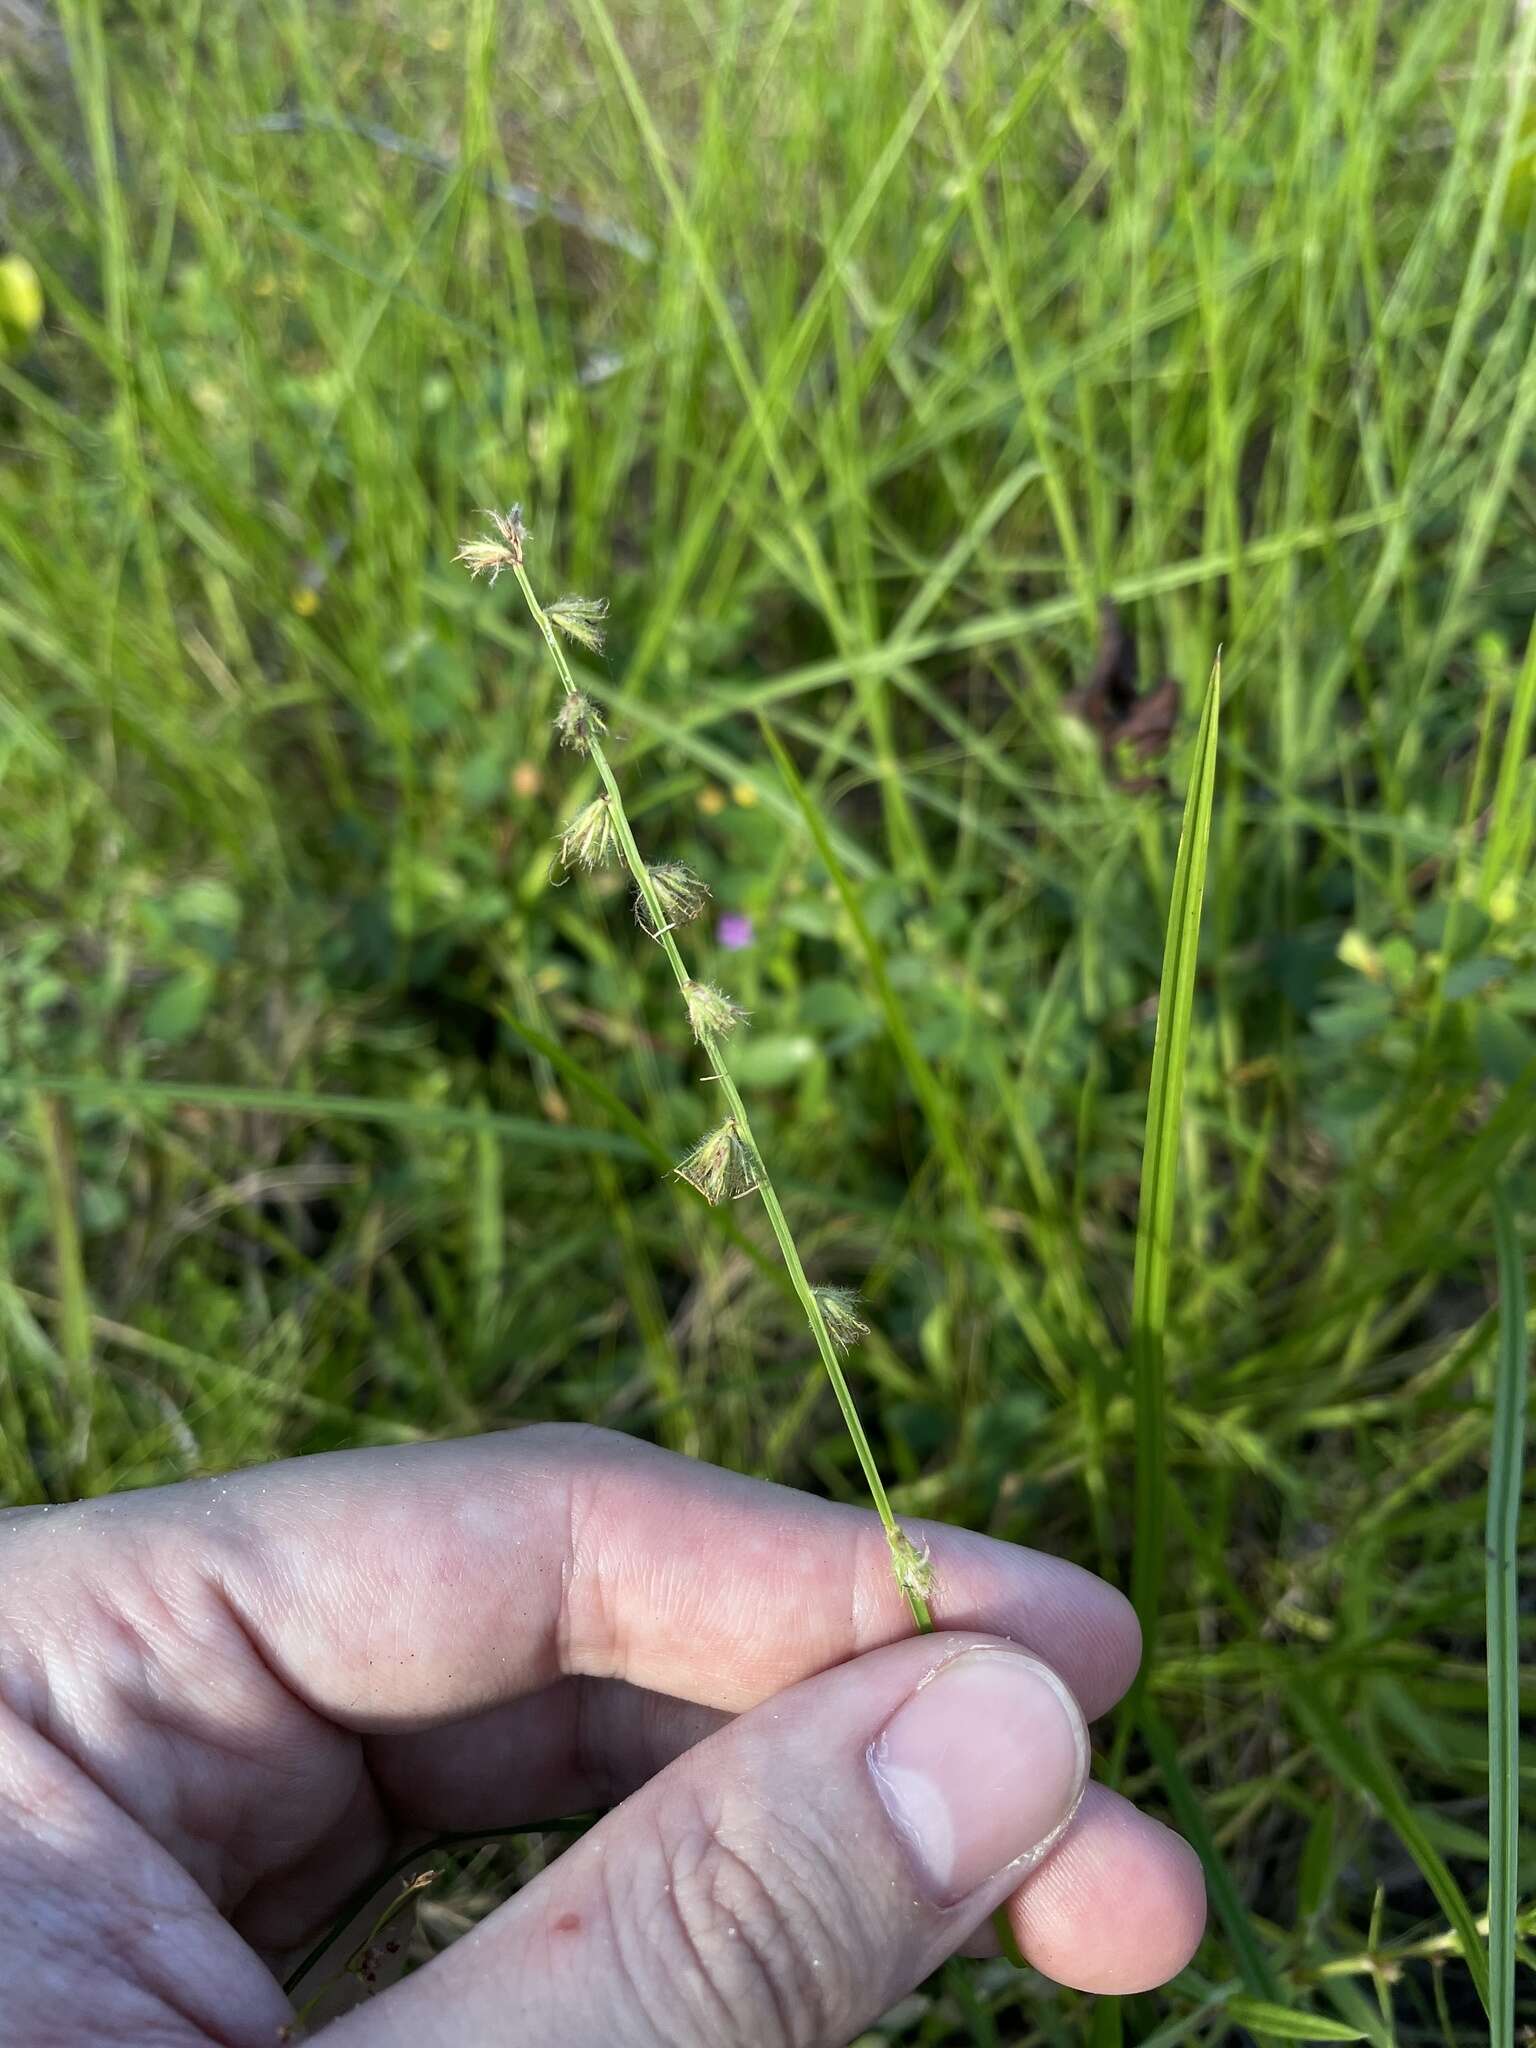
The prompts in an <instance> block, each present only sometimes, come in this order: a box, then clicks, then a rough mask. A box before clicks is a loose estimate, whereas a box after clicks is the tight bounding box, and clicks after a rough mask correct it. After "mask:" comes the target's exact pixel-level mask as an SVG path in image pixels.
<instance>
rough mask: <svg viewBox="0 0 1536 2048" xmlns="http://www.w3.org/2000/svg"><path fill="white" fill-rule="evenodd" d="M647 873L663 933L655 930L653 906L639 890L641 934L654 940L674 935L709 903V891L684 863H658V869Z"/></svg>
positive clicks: (638, 915) (648, 870)
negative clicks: (646, 934)
mask: <svg viewBox="0 0 1536 2048" xmlns="http://www.w3.org/2000/svg"><path fill="white" fill-rule="evenodd" d="M645 873H646V879H647V880H648V881H649V882H650V885H651V891H652V894H653V895H654V896H655V898H656V901H657V904H658V905H659V906H660V909H661V926H660V929H659V930H658V929H654V928H653V926H652V912H651V906H650V904H649V903H647V902H646V900H645V897H644V895H643V894H642V893H641V892H640V891H639V890H637V891H636V892H635V915H636V917H638V918H639V920H640V928H641V930H642V931H647V932H649V933H650V935H651V937H652V938H653V939H659V938H660V937H661V934H662V932H669V931H671V930H672V928H673V926H674V925H680V924H687V923H689V922H690V921H691V920H692V919H693V918H695V917H697V916H698V914H699V912H700V911H701V910H702V909H703V908H704V906H705V904H706V903H707V902H708V901H709V890H708V888H707V887H706V886H705V884H704V883H703V882H701V881H700V880H699V878H698V876H697V875H696V874H695V873H694V872H693V869H692V868H690V867H687V866H685V865H684V863H683V862H682V861H680V860H663V861H658V862H657V863H656V865H655V866H654V867H649V866H648V867H647V868H646V871H645Z"/></svg>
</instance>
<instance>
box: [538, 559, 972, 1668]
mask: <svg viewBox="0 0 1536 2048" xmlns="http://www.w3.org/2000/svg"><path fill="white" fill-rule="evenodd" d="M507 566H508V567H509V568H510V569H511V571H512V574H513V575H514V576H515V577H516V578H517V586H518V588H519V590H521V591H522V593H523V598H524V601H525V603H526V604H527V606H528V610H529V612H530V614H531V615H532V617H533V620H534V623H535V624H536V625H537V626H538V629H539V631H540V632H541V633H542V634H543V636H544V644H545V646H546V647H548V649H549V652H550V658H551V659H552V660H553V662H554V664H555V672H556V674H557V675H558V676H559V678H560V682H561V686H562V687H563V689H564V690H565V693H566V695H567V696H569V697H578V696H580V694H581V692H580V691H579V690H578V688H577V686H576V679H575V677H574V676H573V675H572V674H571V665H570V663H569V662H568V661H567V660H566V658H565V649H564V648H563V647H562V646H561V644H560V639H559V636H558V634H557V633H556V631H555V628H554V626H553V625H552V624H551V622H550V620H549V617H548V615H547V614H546V612H545V610H544V607H543V606H542V605H541V604H540V603H539V600H538V598H537V597H536V596H535V595H534V590H533V585H532V584H531V583H530V582H529V581H528V573H527V571H526V570H525V569H524V567H523V565H522V563H521V562H516V561H514V562H509V563H508V565H507ZM587 750H588V752H589V753H590V754H591V757H592V765H593V767H594V768H595V769H596V770H597V773H598V777H599V780H600V781H601V782H602V785H603V788H604V790H605V792H606V793H607V797H608V802H609V807H610V809H611V811H612V814H613V823H614V828H615V831H616V832H617V834H618V841H619V845H620V847H621V849H622V850H623V854H624V861H625V865H626V866H627V867H628V869H629V872H630V874H631V875H632V876H633V877H634V882H635V887H636V888H637V889H638V890H639V892H640V900H641V902H642V903H643V904H644V906H645V910H646V914H647V917H648V919H649V930H650V933H651V936H652V937H653V938H654V939H655V940H656V942H657V944H658V945H659V946H660V947H661V950H662V951H663V953H665V954H666V956H667V962H668V965H669V966H670V967H671V969H672V973H673V975H674V977H675V978H676V981H677V986H678V989H679V991H680V993H681V994H682V995H683V996H684V998H685V999H686V997H687V993H688V989H689V986H690V984H691V981H692V977H691V976H690V974H689V972H688V969H687V966H686V964H685V963H684V960H683V956H682V954H681V953H680V952H679V951H678V946H677V941H676V940H675V939H674V938H673V936H672V932H671V928H670V926H669V924H668V921H667V917H666V913H665V911H664V910H663V909H662V906H661V903H660V902H659V900H658V898H657V895H656V890H655V886H654V885H653V883H652V881H651V875H650V870H649V868H648V867H647V866H646V864H645V860H644V858H643V857H642V855H641V852H640V848H639V847H638V845H637V844H636V843H635V835H634V832H633V830H632V829H631V826H630V822H629V813H628V812H627V811H626V810H625V808H624V798H623V795H622V794H621V792H620V789H619V785H618V781H617V779H616V778H615V776H614V773H613V770H612V768H611V767H610V766H609V765H608V757H607V755H606V754H605V753H604V752H603V749H602V746H601V745H600V743H599V742H598V740H597V737H596V735H595V734H594V735H591V736H589V739H588V743H587ZM697 1036H698V1039H699V1043H700V1044H701V1045H702V1046H703V1048H704V1051H705V1053H706V1054H707V1055H708V1057H709V1061H710V1068H711V1072H712V1074H713V1077H714V1079H715V1080H717V1081H718V1082H719V1083H720V1087H721V1090H722V1092H723V1094H724V1096H725V1100H726V1105H727V1107H728V1108H729V1110H730V1113H731V1120H732V1122H733V1123H734V1124H735V1126H736V1129H737V1132H738V1134H739V1135H740V1137H741V1138H742V1140H743V1141H744V1143H745V1144H746V1145H747V1146H748V1148H749V1149H750V1151H751V1153H752V1157H753V1161H754V1163H755V1165H756V1168H757V1172H758V1175H759V1180H758V1185H757V1192H758V1194H759V1195H761V1197H762V1202H763V1207H764V1209H765V1210H766V1211H767V1215H768V1223H769V1227H770V1228H771V1229H772V1231H773V1234H774V1237H775V1238H776V1239H777V1240H778V1246H779V1251H780V1252H781V1254H782V1255H783V1259H784V1264H785V1267H786V1268H787V1269H788V1272H789V1278H790V1282H791V1284H792V1286H793V1287H794V1290H795V1293H796V1294H797V1295H798V1296H799V1299H800V1306H801V1307H802V1308H803V1309H804V1310H805V1319H806V1321H807V1322H808V1323H809V1324H810V1326H811V1335H812V1336H813V1337H814V1338H815V1340H816V1349H817V1350H818V1351H819V1352H820V1353H821V1362H822V1364H823V1365H824V1366H825V1367H826V1369H827V1378H828V1379H829V1380H830V1381H831V1382H832V1391H833V1393H834V1394H835V1395H836V1397H837V1405H838V1407H839V1408H840V1409H841V1410H842V1414H843V1420H844V1422H845V1423H846V1424H847V1425H848V1434H849V1436H850V1437H851V1438H852V1440H853V1448H854V1451H855V1452H856V1454H857V1456H858V1460H859V1468H860V1470H861V1471H862V1472H863V1474H864V1482H865V1484H866V1485H867V1486H868V1488H869V1493H870V1498H871V1500H872V1501H873V1502H874V1505H875V1512H876V1514H878V1515H879V1517H880V1521H881V1524H882V1525H883V1527H884V1529H885V1535H886V1541H887V1542H888V1543H889V1544H890V1546H891V1556H892V1561H893V1564H894V1565H895V1567H896V1577H897V1581H898V1583H899V1584H900V1586H901V1589H902V1592H903V1593H904V1594H905V1595H906V1600H907V1605H908V1606H909V1607H910V1608H911V1610H912V1619H913V1620H914V1621H915V1622H916V1624H917V1626H918V1629H919V1630H920V1631H921V1632H922V1633H923V1634H924V1635H927V1634H929V1633H930V1632H931V1630H932V1628H933V1616H932V1614H931V1613H930V1612H929V1609H928V1602H927V1600H926V1599H925V1598H924V1596H923V1594H922V1592H921V1591H920V1590H919V1588H918V1586H917V1585H915V1584H914V1583H913V1582H912V1575H911V1572H910V1571H909V1570H906V1569H903V1566H904V1564H906V1563H908V1562H909V1561H910V1562H911V1563H913V1564H915V1563H916V1562H917V1558H916V1553H915V1552H914V1550H913V1547H912V1543H911V1539H910V1538H909V1537H907V1536H906V1535H905V1534H904V1533H903V1531H902V1528H901V1525H900V1523H899V1522H898V1521H897V1519H896V1516H895V1514H894V1512H893V1511H892V1508H891V1503H890V1498H889V1496H888V1495H887V1493H886V1490H885V1482H884V1480H882V1478H881V1477H880V1470H879V1467H878V1466H877V1465H876V1463H875V1455H874V1452H873V1451H872V1450H871V1449H870V1444H869V1437H868V1435H867V1434H866V1432H865V1428H864V1424H863V1422H862V1421H861V1420H860V1418H859V1411H858V1407H857V1404H856V1403H855V1401H854V1398H853V1389H852V1388H851V1387H850V1386H849V1384H848V1377H847V1374H846V1373H845V1372H844V1371H843V1367H842V1362H841V1360H840V1359H839V1358H838V1355H837V1350H836V1347H835V1346H834V1344H833V1342H832V1338H831V1334H830V1332H829V1331H828V1329H827V1322H826V1317H825V1316H824V1315H823V1314H822V1312H821V1304H820V1302H819V1301H817V1299H816V1294H815V1290H814V1289H813V1288H812V1286H811V1283H810V1281H809V1280H808V1279H807V1278H806V1276H805V1267H804V1266H803V1265H802V1264H801V1261H800V1253H799V1249H798V1247H797V1246H796V1244H795V1240H794V1236H793V1234H792V1233H791V1231H790V1227H789V1219H788V1218H787V1217H786V1216H785V1214H784V1209H783V1205H782V1204H781V1203H780V1201H779V1197H778V1193H777V1191H776V1190H775V1188H774V1185H773V1181H772V1179H771V1177H770V1176H769V1172H768V1167H767V1163H766V1162H765V1160H764V1158H763V1154H762V1149H761V1147H760V1146H759V1145H758V1142H757V1139H756V1137H755V1136H754V1135H753V1131H752V1120H751V1118H750V1117H749V1116H748V1115H747V1106H746V1104H745V1103H744V1102H743V1101H742V1099H741V1091H740V1090H739V1089H738V1088H737V1086H736V1083H735V1082H734V1081H733V1080H732V1079H731V1074H730V1069H729V1068H728V1066H727V1065H726V1059H725V1046H724V1043H723V1041H722V1040H721V1038H720V1037H719V1035H718V1033H716V1032H714V1031H711V1030H709V1029H708V1028H707V1026H706V1027H704V1028H701V1029H700V1030H699V1031H698V1033H697Z"/></svg>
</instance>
